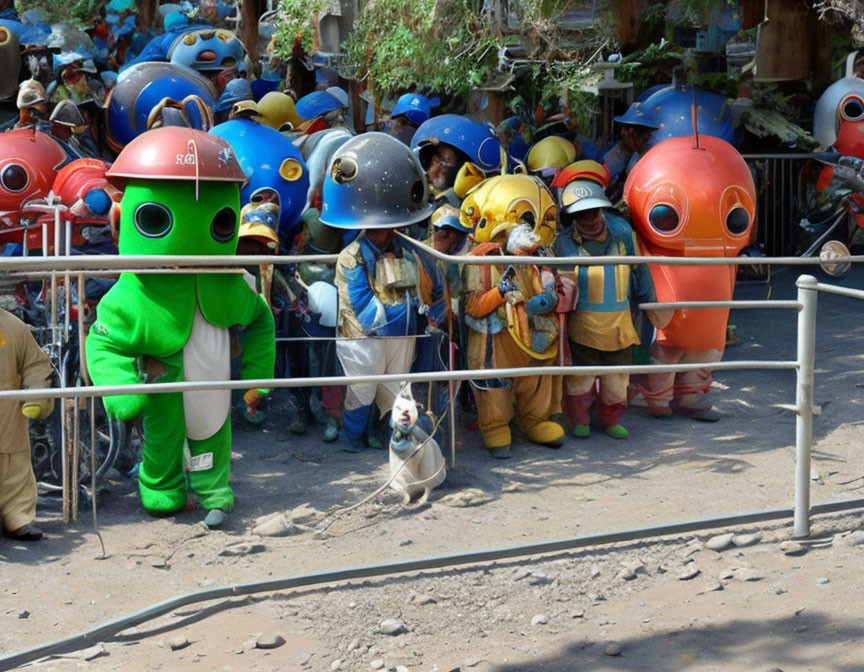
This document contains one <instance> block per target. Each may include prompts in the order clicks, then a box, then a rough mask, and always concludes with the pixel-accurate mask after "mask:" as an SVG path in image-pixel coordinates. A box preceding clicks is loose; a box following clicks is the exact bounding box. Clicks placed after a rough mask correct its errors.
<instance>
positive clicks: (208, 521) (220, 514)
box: [204, 509, 228, 530]
mask: <svg viewBox="0 0 864 672" xmlns="http://www.w3.org/2000/svg"><path fill="white" fill-rule="evenodd" d="M227 517H228V516H227V515H225V512H224V511H223V510H222V509H210V510H209V511H208V512H207V515H206V516H204V524H205V525H206V526H207V527H209V528H210V529H211V530H214V529H216V528H217V527H222V524H223V523H224V522H225V519H226V518H227Z"/></svg>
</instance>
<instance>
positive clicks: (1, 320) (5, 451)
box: [0, 308, 54, 541]
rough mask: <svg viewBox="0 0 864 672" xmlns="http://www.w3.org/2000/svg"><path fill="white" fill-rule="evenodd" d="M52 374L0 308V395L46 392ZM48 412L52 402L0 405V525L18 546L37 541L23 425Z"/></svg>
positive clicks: (33, 484) (15, 320) (24, 329)
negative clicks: (20, 542)
mask: <svg viewBox="0 0 864 672" xmlns="http://www.w3.org/2000/svg"><path fill="white" fill-rule="evenodd" d="M52 373H53V369H52V367H51V361H50V360H49V359H48V356H47V355H46V354H45V353H44V352H43V351H42V350H41V349H40V348H39V346H38V345H37V344H36V341H34V340H33V336H32V335H31V334H30V330H29V329H28V328H27V325H25V324H24V323H23V322H22V321H21V320H19V319H18V318H17V317H15V316H14V315H12V313H10V312H8V311H6V310H3V309H2V308H0V390H20V389H37V388H43V387H50V386H51V375H52ZM53 409H54V400H53V399H35V400H34V399H29V400H27V401H23V402H22V401H15V400H3V401H0V520H2V523H3V534H4V536H6V537H10V538H12V539H16V540H18V541H38V540H39V539H41V538H42V531H41V530H39V528H37V527H36V526H35V525H33V520H34V519H35V517H36V477H35V476H34V475H33V466H32V464H31V462H30V435H29V432H28V428H27V420H28V418H29V419H34V420H35V419H39V420H44V419H45V418H47V417H48V416H49V415H50V414H51V411H52V410H53Z"/></svg>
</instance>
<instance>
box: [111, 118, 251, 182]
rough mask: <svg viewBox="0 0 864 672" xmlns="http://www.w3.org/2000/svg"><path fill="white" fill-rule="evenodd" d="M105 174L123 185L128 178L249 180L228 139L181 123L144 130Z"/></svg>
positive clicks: (208, 180)
mask: <svg viewBox="0 0 864 672" xmlns="http://www.w3.org/2000/svg"><path fill="white" fill-rule="evenodd" d="M105 176H106V177H107V178H108V179H109V180H111V181H112V182H114V183H115V184H117V186H119V187H121V188H122V186H123V185H124V184H125V182H126V180H128V179H138V180H194V181H198V180H204V181H207V182H239V183H241V184H242V183H243V182H246V175H245V173H244V172H243V169H242V168H241V167H240V164H239V163H238V161H237V157H236V156H235V155H234V150H233V149H231V146H230V145H229V144H228V143H227V142H225V141H224V140H223V139H222V138H219V137H217V136H215V135H210V134H209V133H205V132H204V131H198V130H196V129H194V128H183V127H180V126H163V127H161V128H154V129H152V130H150V131H147V132H145V133H142V134H141V135H139V136H138V137H137V138H135V139H134V140H132V142H130V143H129V144H128V145H126V146H125V147H124V148H123V151H121V152H120V155H119V156H118V157H117V160H116V161H115V162H114V164H113V165H112V166H111V168H109V170H108V172H107V173H106V174H105Z"/></svg>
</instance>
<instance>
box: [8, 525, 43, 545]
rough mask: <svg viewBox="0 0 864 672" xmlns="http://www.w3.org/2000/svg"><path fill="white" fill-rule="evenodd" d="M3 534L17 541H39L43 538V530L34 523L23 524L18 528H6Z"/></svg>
mask: <svg viewBox="0 0 864 672" xmlns="http://www.w3.org/2000/svg"><path fill="white" fill-rule="evenodd" d="M3 536H5V537H9V539H15V540H16V541H39V540H40V539H41V538H42V530H40V529H39V528H38V527H36V526H35V525H34V524H33V523H27V524H26V525H22V526H21V527H19V528H18V529H17V530H6V531H5V532H4V533H3Z"/></svg>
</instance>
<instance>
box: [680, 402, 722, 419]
mask: <svg viewBox="0 0 864 672" xmlns="http://www.w3.org/2000/svg"><path fill="white" fill-rule="evenodd" d="M672 403H673V410H674V411H675V412H676V413H677V414H678V415H683V416H684V417H685V418H691V419H692V420H698V421H699V422H717V421H719V420H720V418H722V417H723V416H722V415H720V412H719V411H718V410H717V409H716V408H714V407H713V406H707V407H704V408H688V407H687V406H680V405H678V404H675V402H674V401H673V402H672Z"/></svg>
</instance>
